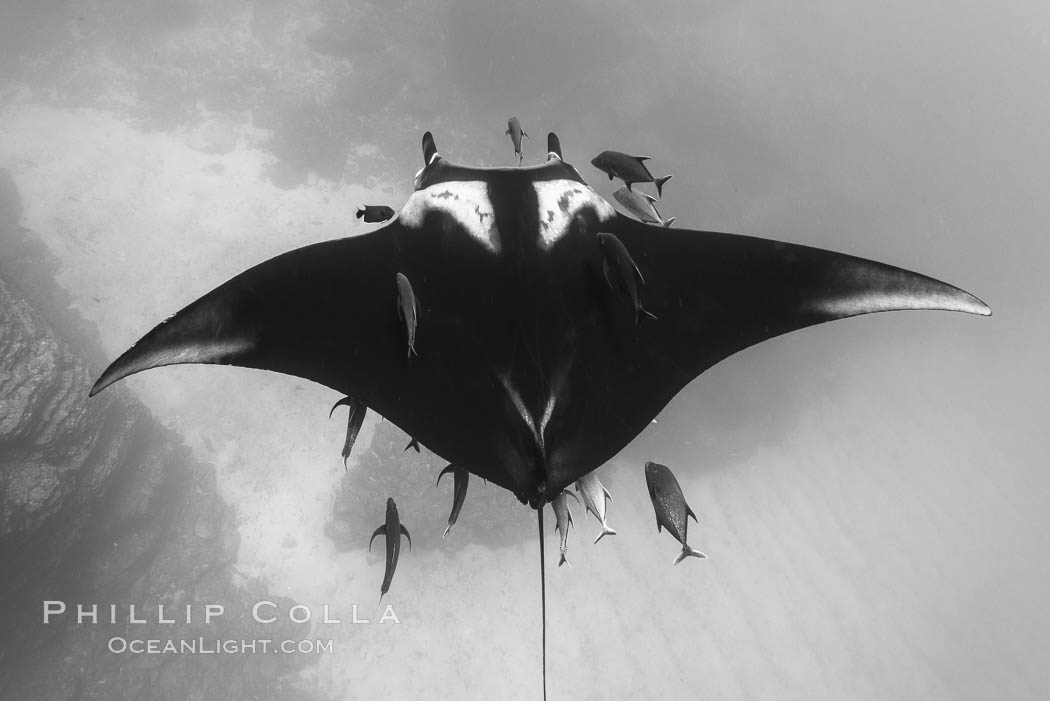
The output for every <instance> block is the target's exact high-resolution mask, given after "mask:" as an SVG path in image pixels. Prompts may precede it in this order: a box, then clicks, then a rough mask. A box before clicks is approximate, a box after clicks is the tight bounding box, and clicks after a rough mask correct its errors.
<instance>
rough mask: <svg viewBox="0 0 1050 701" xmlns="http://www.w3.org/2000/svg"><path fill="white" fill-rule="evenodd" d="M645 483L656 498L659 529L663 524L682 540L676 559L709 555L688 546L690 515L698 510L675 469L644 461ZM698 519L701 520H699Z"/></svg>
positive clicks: (650, 495)
mask: <svg viewBox="0 0 1050 701" xmlns="http://www.w3.org/2000/svg"><path fill="white" fill-rule="evenodd" d="M645 484H646V486H647V487H649V498H650V499H652V500H653V509H655V510H656V531H657V533H659V532H660V527H661V526H663V527H664V528H666V529H667V532H668V533H670V534H671V535H673V536H674V537H675V539H676V540H678V542H679V543H681V544H682V552H680V553H678V556H677V557H676V558H675V559H674V564H676V565H677V564H678V563H679V562H681V561H682V560H684V559H685V558H687V557H702V558H706V557H707V555H704V554H703V553H702V552H700V551H699V550H696V549H694V548H691V547H689V544H688V543H686V542H685V541H686V532H687V531H688V530H689V520H688V519H689V517H690V516H692V517H693V520H694V521H696V514H694V513H693V510H692V509H690V508H689V504H686V503H685V495H684V494H682V488H681V487H680V486H679V485H678V480H677V479H675V476H674V473H672V472H671V470H670V469H668V467H667V466H666V465H661V464H660V463H656V462H647V463H645ZM697 523H699V521H697Z"/></svg>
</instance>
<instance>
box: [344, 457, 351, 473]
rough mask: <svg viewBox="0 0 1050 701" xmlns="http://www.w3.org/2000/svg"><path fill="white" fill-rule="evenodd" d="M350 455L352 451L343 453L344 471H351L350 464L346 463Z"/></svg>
mask: <svg viewBox="0 0 1050 701" xmlns="http://www.w3.org/2000/svg"><path fill="white" fill-rule="evenodd" d="M349 457H350V453H343V472H350V466H349V465H347V464H346V460H347V458H349Z"/></svg>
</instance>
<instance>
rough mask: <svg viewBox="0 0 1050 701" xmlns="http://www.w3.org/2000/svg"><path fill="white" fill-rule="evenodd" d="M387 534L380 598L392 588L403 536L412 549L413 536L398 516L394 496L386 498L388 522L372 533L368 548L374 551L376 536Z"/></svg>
mask: <svg viewBox="0 0 1050 701" xmlns="http://www.w3.org/2000/svg"><path fill="white" fill-rule="evenodd" d="M379 535H384V536H386V570H385V571H384V572H383V586H382V587H381V588H380V589H379V600H380V601H382V600H383V596H384V595H385V594H386V593H387V591H389V590H390V581H391V580H392V579H393V578H394V570H396V569H397V558H398V556H399V555H400V554H401V536H405V537H406V538H408V549H409V550H411V549H412V536H410V535H409V534H408V529H407V528H405V527H404V526H403V525H402V524H401V519H399V518H398V516H397V504H395V503H394V499H393V497H391V498H389V499H387V500H386V522H385V523H384V524H383V525H382V526H380V527H379V528H377V529H376V530H375V532H374V533H372V538H371V540H369V541H368V550H369V552H371V551H372V541H374V540H375V539H376V536H379Z"/></svg>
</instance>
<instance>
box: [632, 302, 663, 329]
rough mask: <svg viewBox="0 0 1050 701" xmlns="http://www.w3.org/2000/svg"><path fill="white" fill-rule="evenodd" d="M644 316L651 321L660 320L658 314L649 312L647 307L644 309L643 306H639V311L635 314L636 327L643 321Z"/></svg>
mask: <svg viewBox="0 0 1050 701" xmlns="http://www.w3.org/2000/svg"><path fill="white" fill-rule="evenodd" d="M643 316H646V317H648V318H650V319H658V318H659V317H658V316H656V314H653V313H652V312H651V311H649V310H648V309H646V308H645V307H643V306H642V305H640V304H639V305H638V311H636V312H635V313H634V325H635V326H637V325H638V322H639V321H641V319H642V317H643Z"/></svg>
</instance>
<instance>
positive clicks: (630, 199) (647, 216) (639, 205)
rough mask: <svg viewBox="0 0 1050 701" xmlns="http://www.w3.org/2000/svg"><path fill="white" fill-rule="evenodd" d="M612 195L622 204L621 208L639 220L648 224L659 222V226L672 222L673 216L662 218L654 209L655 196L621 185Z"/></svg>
mask: <svg viewBox="0 0 1050 701" xmlns="http://www.w3.org/2000/svg"><path fill="white" fill-rule="evenodd" d="M613 197H615V198H616V201H617V202H619V203H620V204H622V205H623V208H624V209H626V210H627V211H628V212H630V213H631V214H633V215H634V216H636V217H638V219H639V220H640V221H643V222H648V223H650V224H659V225H661V226H671V224H674V221H675V217H669V218H667V219H662V218H661V217H660V212H658V211H656V198H655V197H653V196H652V195H648V194H646V193H644V192H634V191H633V190H628V189H627V188H625V187H621V188H620V189H618V190H617V191H616V192H614V193H613Z"/></svg>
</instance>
